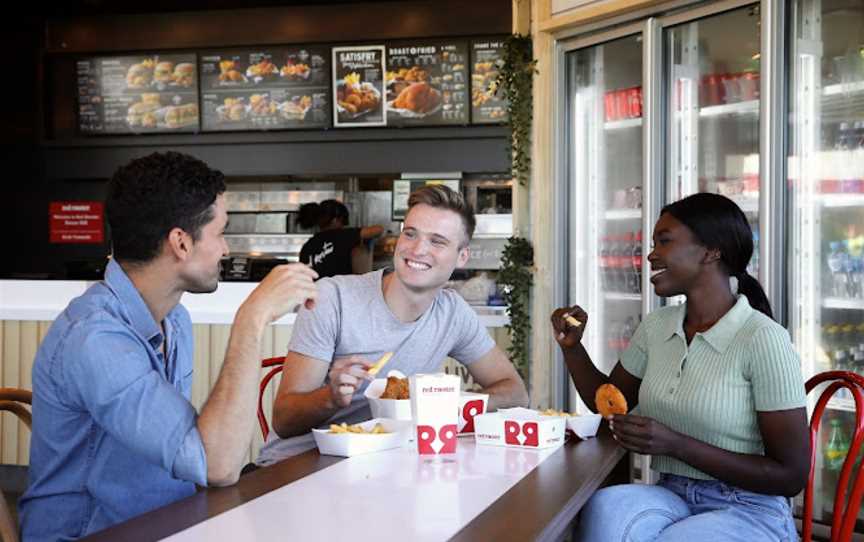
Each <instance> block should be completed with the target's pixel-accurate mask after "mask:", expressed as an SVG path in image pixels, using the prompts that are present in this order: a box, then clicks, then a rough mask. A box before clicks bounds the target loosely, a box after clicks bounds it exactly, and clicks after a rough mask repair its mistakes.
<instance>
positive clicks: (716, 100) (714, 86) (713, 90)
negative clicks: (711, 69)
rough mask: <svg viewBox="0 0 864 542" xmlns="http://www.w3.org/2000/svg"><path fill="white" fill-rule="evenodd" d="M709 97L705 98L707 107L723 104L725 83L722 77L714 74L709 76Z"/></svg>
mask: <svg viewBox="0 0 864 542" xmlns="http://www.w3.org/2000/svg"><path fill="white" fill-rule="evenodd" d="M705 90H706V91H707V92H706V94H707V96H706V97H705V105H720V104H721V103H723V83H722V82H721V80H720V76H719V75H717V74H714V73H712V74H711V75H709V76H708V84H707V85H705Z"/></svg>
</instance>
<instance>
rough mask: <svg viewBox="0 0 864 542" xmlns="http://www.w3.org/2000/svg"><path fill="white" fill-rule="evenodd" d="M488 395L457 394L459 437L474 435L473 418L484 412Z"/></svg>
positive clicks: (464, 392)
mask: <svg viewBox="0 0 864 542" xmlns="http://www.w3.org/2000/svg"><path fill="white" fill-rule="evenodd" d="M488 404H489V394H488V393H473V392H470V391H463V392H462V393H460V394H459V435H460V436H461V435H473V434H474V418H475V417H476V416H479V415H480V414H484V413H485V412H486V407H487V405H488Z"/></svg>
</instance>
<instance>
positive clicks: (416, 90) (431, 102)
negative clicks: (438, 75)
mask: <svg viewBox="0 0 864 542" xmlns="http://www.w3.org/2000/svg"><path fill="white" fill-rule="evenodd" d="M440 101H441V93H440V92H438V91H437V90H436V89H434V88H432V87H431V86H429V84H428V83H414V84H412V85H411V86H409V87H407V88H405V89H404V90H403V91H402V92H400V93H399V96H397V97H396V100H395V101H394V102H393V106H394V107H396V108H398V109H409V110H411V111H414V112H415V113H425V112H426V111H431V110H433V109H435V107H437V106H438V103H439V102H440Z"/></svg>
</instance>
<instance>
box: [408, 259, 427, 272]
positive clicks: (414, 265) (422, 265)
mask: <svg viewBox="0 0 864 542" xmlns="http://www.w3.org/2000/svg"><path fill="white" fill-rule="evenodd" d="M405 263H406V264H407V265H408V267H410V268H411V269H417V270H419V271H426V270H428V269H431V266H430V265H428V264H425V263H422V262H415V261H413V260H405Z"/></svg>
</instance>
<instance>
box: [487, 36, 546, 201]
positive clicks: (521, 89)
mask: <svg viewBox="0 0 864 542" xmlns="http://www.w3.org/2000/svg"><path fill="white" fill-rule="evenodd" d="M536 66H537V61H536V60H535V59H534V57H533V52H532V47H531V36H522V35H520V34H513V35H510V36H508V37H507V39H505V40H504V50H503V54H502V59H501V60H500V61H499V67H498V77H496V78H495V80H494V81H493V82H492V83H491V85H492V88H490V90H493V91H494V92H495V93H496V94H497V93H502V94H503V95H504V98H505V99H506V100H507V124H508V127H509V128H510V130H509V137H508V141H507V154H508V156H509V157H510V159H511V164H512V169H513V177H514V178H515V179H516V180H517V181H518V182H519V184H520V185H522V186H528V182H529V180H530V178H531V122H532V120H533V116H534V105H533V102H532V100H533V94H534V93H533V83H534V74H535V73H537V68H536Z"/></svg>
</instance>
